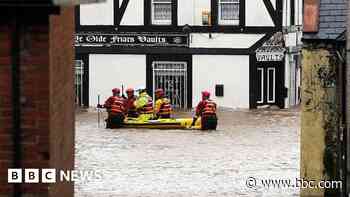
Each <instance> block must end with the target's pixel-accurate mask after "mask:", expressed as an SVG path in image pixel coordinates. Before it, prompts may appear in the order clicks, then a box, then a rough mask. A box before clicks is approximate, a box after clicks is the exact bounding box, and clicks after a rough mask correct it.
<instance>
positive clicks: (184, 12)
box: [177, 0, 211, 25]
mask: <svg viewBox="0 0 350 197" xmlns="http://www.w3.org/2000/svg"><path fill="white" fill-rule="evenodd" d="M177 7H178V24H179V25H185V24H189V25H202V12H203V11H205V10H208V11H210V8H211V6H210V0H178V4H177Z"/></svg>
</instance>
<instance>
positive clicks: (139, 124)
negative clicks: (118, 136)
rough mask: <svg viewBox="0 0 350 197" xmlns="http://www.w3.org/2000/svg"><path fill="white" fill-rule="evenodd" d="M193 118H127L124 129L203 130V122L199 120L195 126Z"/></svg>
mask: <svg viewBox="0 0 350 197" xmlns="http://www.w3.org/2000/svg"><path fill="white" fill-rule="evenodd" d="M192 121H193V119H192V118H176V119H175V118H169V119H158V120H146V121H143V120H139V119H137V118H127V119H126V120H125V121H124V124H123V127H126V128H144V129H201V120H200V118H198V119H197V121H196V123H195V125H194V126H192V127H191V125H192Z"/></svg>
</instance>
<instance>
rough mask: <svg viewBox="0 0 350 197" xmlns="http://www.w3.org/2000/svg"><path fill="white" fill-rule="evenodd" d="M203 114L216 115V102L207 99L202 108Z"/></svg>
mask: <svg viewBox="0 0 350 197" xmlns="http://www.w3.org/2000/svg"><path fill="white" fill-rule="evenodd" d="M202 116H203V117H205V116H216V103H215V102H214V101H212V100H206V101H205V103H204V107H203V110H202Z"/></svg>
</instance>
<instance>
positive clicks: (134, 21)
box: [80, 0, 275, 27]
mask: <svg viewBox="0 0 350 197" xmlns="http://www.w3.org/2000/svg"><path fill="white" fill-rule="evenodd" d="M144 1H145V0H130V1H129V4H128V7H127V8H126V11H125V15H124V17H123V20H122V21H121V24H122V25H143V21H144V15H143V6H144ZM271 2H272V4H273V5H275V0H273V1H271ZM121 3H122V0H120V1H119V4H121ZM114 6H115V5H114V3H113V0H107V2H106V3H100V4H96V5H95V4H92V5H83V6H81V12H80V18H81V19H83V20H81V25H113V9H114ZM210 9H211V1H210V0H178V25H185V24H188V25H202V12H203V11H210ZM246 10H247V11H246V14H245V17H246V25H247V26H270V27H273V26H274V24H273V21H272V19H271V17H270V15H269V13H268V11H267V9H266V8H265V6H264V3H263V1H262V0H249V1H247V2H246Z"/></svg>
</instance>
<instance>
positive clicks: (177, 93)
mask: <svg viewBox="0 0 350 197" xmlns="http://www.w3.org/2000/svg"><path fill="white" fill-rule="evenodd" d="M152 72H153V91H152V92H153V99H154V98H155V96H154V92H155V90H156V89H158V88H162V89H163V90H164V92H165V96H166V97H167V98H169V99H170V101H171V104H172V106H173V107H174V108H186V107H187V102H188V101H187V98H188V96H187V94H188V92H187V90H188V87H187V86H188V81H187V79H188V78H187V62H180V61H153V62H152Z"/></svg>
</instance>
